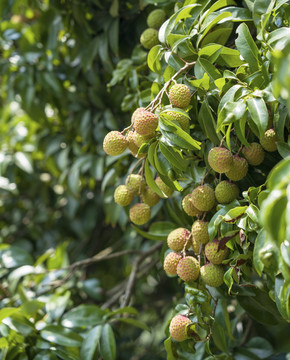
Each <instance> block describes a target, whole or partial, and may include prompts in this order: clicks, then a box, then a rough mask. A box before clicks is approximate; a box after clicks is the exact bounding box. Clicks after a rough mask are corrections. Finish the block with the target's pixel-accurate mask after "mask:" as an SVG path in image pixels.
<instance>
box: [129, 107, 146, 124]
mask: <svg viewBox="0 0 290 360" xmlns="http://www.w3.org/2000/svg"><path fill="white" fill-rule="evenodd" d="M144 110H145V108H143V107H140V108H137V109H136V110H135V111H134V112H133V114H132V116H131V123H132V124H134V120H135V117H136V115H137V114H138V113H139V112H142V111H144Z"/></svg>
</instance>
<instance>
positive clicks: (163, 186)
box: [104, 0, 290, 360]
mask: <svg viewBox="0 0 290 360" xmlns="http://www.w3.org/2000/svg"><path fill="white" fill-rule="evenodd" d="M167 3H170V2H164V4H163V5H164V8H163V9H159V10H162V11H160V12H159V13H158V14H159V15H158V16H160V19H162V24H161V23H158V26H157V25H156V26H153V25H152V28H150V24H151V22H152V23H153V21H152V18H153V15H154V16H155V14H157V10H155V13H152V14H150V15H149V16H148V25H149V29H146V30H144V33H143V34H142V35H141V39H140V42H141V46H143V47H144V48H145V49H148V50H149V51H148V53H147V59H146V62H144V64H143V65H144V66H148V68H149V70H150V71H149V73H148V74H147V75H146V76H147V79H150V80H151V83H148V81H147V88H146V89H144V88H141V87H140V89H138V90H139V91H138V92H137V95H135V96H137V97H135V100H136V105H135V106H134V103H133V102H132V104H131V105H132V106H131V112H132V117H131V120H128V127H126V128H125V129H123V130H122V129H116V131H117V130H118V131H119V130H120V131H121V132H120V133H119V132H118V136H117V135H115V134H117V133H116V131H112V132H110V133H109V134H108V135H107V136H106V138H105V141H104V150H105V151H106V152H107V153H108V154H109V155H110V152H109V151H107V149H110V151H111V152H112V151H113V152H114V151H119V149H121V148H122V147H123V144H124V143H125V141H127V147H128V149H129V150H130V152H131V154H132V157H131V165H130V169H128V176H129V177H132V176H138V178H140V181H139V183H138V186H137V188H136V187H134V188H132V187H130V182H129V181H128V180H127V181H126V186H127V189H126V191H127V192H128V194H131V193H132V191H133V192H134V194H135V196H136V199H135V200H133V202H132V204H131V205H129V206H128V207H125V208H124V209H125V212H126V213H127V214H128V216H129V218H130V220H131V222H132V223H133V224H135V225H132V226H133V228H134V229H135V231H137V232H138V233H139V234H141V235H142V236H143V237H144V238H148V239H150V240H158V236H154V234H156V232H157V231H156V230H157V229H158V231H159V234H160V233H162V234H163V237H164V236H165V237H167V242H165V243H164V245H163V248H162V251H161V261H162V262H163V264H164V265H163V266H164V270H165V272H166V274H167V275H168V276H170V277H174V279H172V281H178V282H180V283H182V284H184V299H180V303H179V304H178V305H177V306H176V307H175V310H174V312H173V315H172V319H171V320H170V321H169V323H168V328H167V330H166V331H167V335H168V338H167V340H166V341H165V343H164V344H165V348H166V352H167V359H169V360H172V359H186V358H192V359H203V358H206V359H217V358H221V359H258V358H259V359H266V358H269V357H270V356H271V355H273V354H274V352H275V351H276V352H277V349H276V350H273V346H274V345H273V342H272V343H271V341H270V342H269V337H270V336H269V335H268V336H264V334H263V330H262V329H263V327H261V325H257V326H254V325H253V324H262V326H264V327H266V328H267V329H268V330H267V331H268V334H271V333H272V332H273V330H270V329H274V328H273V326H278V327H280V328H283V329H286V328H287V329H288V331H289V327H287V323H288V322H289V321H290V243H289V241H290V218H289V206H290V197H289V189H290V143H289V130H290V127H289V109H290V107H289V94H290V86H289V84H290V74H289V66H288V65H287V61H286V58H287V59H288V60H289V53H290V51H289V49H290V43H289V38H290V37H289V35H290V30H289V27H288V17H289V11H290V6H289V3H288V1H275V0H267V1H261V0H255V1H252V0H246V1H238V2H234V1H231V0H228V1H224V0H219V1H210V0H209V1H206V0H203V1H195V0H191V1H190V0H186V1H184V2H182V1H179V2H176V3H175V5H174V9H173V8H172V7H171V8H170V7H166V5H168V4H167ZM164 14H166V18H167V20H165V17H164ZM156 17H157V15H156ZM156 23H157V21H156ZM154 24H155V20H154ZM156 29H158V39H157V37H156V31H157V30H156ZM145 35H146V36H145ZM157 42H159V43H158V44H156V43H157ZM138 46H140V45H138ZM120 66H122V63H121V64H120ZM117 67H118V65H117ZM282 71H283V72H284V76H283V75H282ZM119 73H120V72H118V70H116V71H115V73H114V76H113V80H112V81H111V84H110V85H111V86H114V84H115V83H116V82H118V81H121V80H123V79H124V78H126V75H124V74H125V72H123V73H122V76H119V78H118V74H119ZM136 74H137V76H138V81H139V84H140V85H141V84H142V81H143V80H144V78H143V75H142V74H141V73H139V75H138V70H137V68H136ZM131 92H132V89H131V88H130V86H128V95H127V96H129V94H130V93H131ZM140 136H142V137H143V138H140ZM110 137H112V140H111V141H108V139H110ZM137 138H138V140H139V139H140V141H138V142H137V141H136V139H137ZM121 153H122V152H121V151H120V152H118V155H120V154H121ZM126 154H127V153H125V154H124V156H127V155H126ZM142 181H143V183H144V186H143V185H141V182H142ZM121 186H122V185H121ZM145 188H146V189H147V190H146V191H147V192H148V191H149V189H151V190H150V191H151V194H152V196H153V194H154V195H155V197H156V199H157V200H159V198H161V199H162V200H160V201H158V205H156V204H157V200H156V204H155V202H152V203H149V202H147V201H146V200H145V198H146V195H145V194H146V192H145ZM117 189H119V187H118V188H117ZM130 189H131V192H130ZM122 196H123V195H122ZM122 196H120V198H122ZM128 197H129V195H128ZM118 201H119V202H118ZM118 201H116V202H117V203H120V200H118ZM122 201H123V199H122ZM130 202H131V197H130ZM125 203H126V205H127V202H125ZM128 203H129V202H128ZM155 206H156V207H155ZM150 207H152V210H150ZM150 214H151V215H150ZM157 214H161V215H159V216H160V217H161V218H163V223H162V222H161V223H160V222H155V221H154V218H155V217H156V216H157ZM149 223H150V224H149ZM148 224H149V225H150V227H149V228H148ZM166 224H170V226H168V227H166ZM136 225H144V228H143V229H140V228H139V227H138V226H136ZM172 225H173V226H175V228H174V229H173V230H172ZM153 229H154V231H153ZM176 275H177V277H176ZM246 319H247V320H246ZM247 321H248V323H247ZM259 326H260V327H259ZM253 329H254V330H253ZM257 329H258V330H257ZM259 329H260V331H259ZM282 347H284V348H283V349H282V350H281V353H282V352H283V351H287V350H285V349H288V351H289V348H287V345H286V344H284V345H283V346H282ZM190 354H195V355H190Z"/></svg>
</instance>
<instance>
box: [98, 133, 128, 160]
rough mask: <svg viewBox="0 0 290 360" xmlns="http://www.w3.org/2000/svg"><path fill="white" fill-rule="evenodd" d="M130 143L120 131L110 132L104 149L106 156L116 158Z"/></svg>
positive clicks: (105, 140) (105, 139)
mask: <svg viewBox="0 0 290 360" xmlns="http://www.w3.org/2000/svg"><path fill="white" fill-rule="evenodd" d="M127 145H128V142H127V140H126V138H125V136H124V135H122V134H121V133H120V132H119V131H110V132H109V133H108V134H107V135H106V136H105V138H104V142H103V148H104V151H105V153H106V154H108V155H111V156H116V155H120V154H122V153H123V152H124V151H125V150H126V148H127Z"/></svg>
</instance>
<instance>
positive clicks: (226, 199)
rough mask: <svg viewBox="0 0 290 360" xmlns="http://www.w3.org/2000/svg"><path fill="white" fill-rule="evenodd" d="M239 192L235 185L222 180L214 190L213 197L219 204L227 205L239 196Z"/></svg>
mask: <svg viewBox="0 0 290 360" xmlns="http://www.w3.org/2000/svg"><path fill="white" fill-rule="evenodd" d="M239 192H240V190H239V188H238V186H237V185H236V184H234V183H231V182H229V181H227V180H223V181H221V182H220V183H219V184H218V185H217V186H216V188H215V197H216V199H217V201H218V202H219V203H220V204H229V203H230V202H232V201H233V200H235V199H236V198H237V197H238V196H239Z"/></svg>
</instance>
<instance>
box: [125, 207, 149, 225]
mask: <svg viewBox="0 0 290 360" xmlns="http://www.w3.org/2000/svg"><path fill="white" fill-rule="evenodd" d="M150 216H151V209H150V206H149V205H147V204H144V203H138V204H135V205H133V206H132V207H131V209H130V212H129V218H130V220H131V221H132V223H134V224H136V225H144V224H145V223H147V221H149V219H150Z"/></svg>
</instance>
